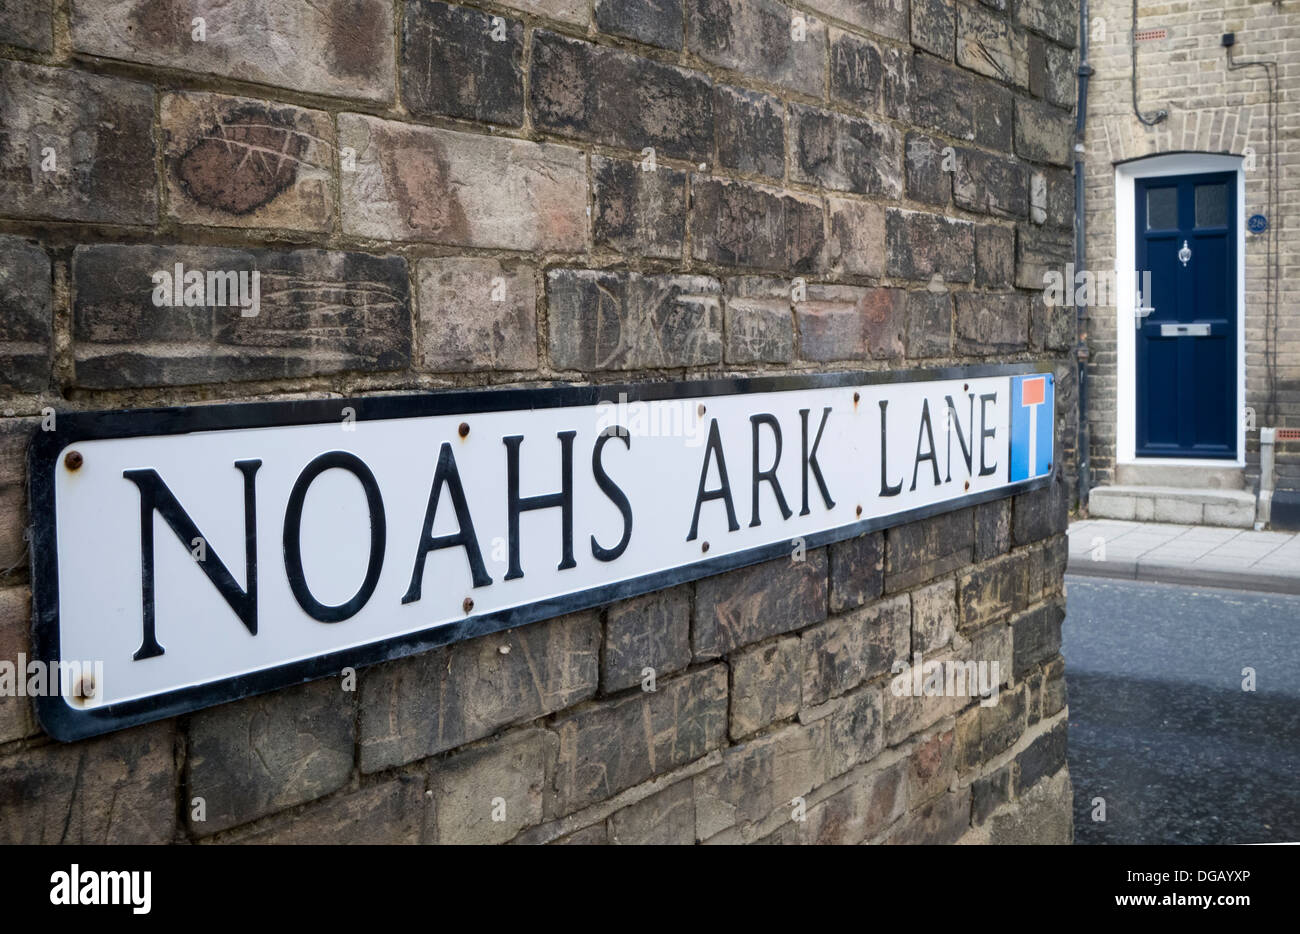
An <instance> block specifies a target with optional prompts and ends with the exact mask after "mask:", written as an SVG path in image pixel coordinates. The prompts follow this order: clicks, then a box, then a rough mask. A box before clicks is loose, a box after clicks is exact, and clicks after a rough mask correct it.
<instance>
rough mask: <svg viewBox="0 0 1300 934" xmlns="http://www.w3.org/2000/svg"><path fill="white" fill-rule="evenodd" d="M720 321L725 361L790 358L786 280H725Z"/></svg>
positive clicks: (790, 321) (791, 325) (791, 345)
mask: <svg viewBox="0 0 1300 934" xmlns="http://www.w3.org/2000/svg"><path fill="white" fill-rule="evenodd" d="M724 321H725V327H724V330H725V333H726V339H725V347H724V359H725V360H726V361H727V362H728V363H789V362H790V360H792V359H793V358H794V318H793V316H792V315H791V314H790V283H789V282H786V281H784V280H782V279H764V278H762V277H759V276H739V277H737V278H734V279H728V280H727V307H726V313H725V317H724Z"/></svg>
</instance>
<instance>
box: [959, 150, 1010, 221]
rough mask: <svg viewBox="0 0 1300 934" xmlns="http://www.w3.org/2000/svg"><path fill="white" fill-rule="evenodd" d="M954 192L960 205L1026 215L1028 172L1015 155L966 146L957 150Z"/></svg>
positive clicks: (970, 209)
mask: <svg viewBox="0 0 1300 934" xmlns="http://www.w3.org/2000/svg"><path fill="white" fill-rule="evenodd" d="M952 194H953V198H954V199H955V200H956V202H957V204H958V206H959V207H963V208H965V209H966V210H968V211H978V212H980V213H981V214H996V215H1000V216H1002V217H1025V216H1026V215H1028V213H1029V172H1028V170H1027V169H1026V168H1025V165H1024V163H1022V162H1017V161H1016V160H1015V159H1010V158H1005V157H1003V156H993V155H989V154H988V153H986V152H980V151H979V150H977V149H964V148H963V149H962V150H960V151H959V152H958V153H957V171H956V172H954V173H953V184H952Z"/></svg>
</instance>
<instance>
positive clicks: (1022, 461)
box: [1010, 374, 1056, 482]
mask: <svg viewBox="0 0 1300 934" xmlns="http://www.w3.org/2000/svg"><path fill="white" fill-rule="evenodd" d="M1055 402H1056V394H1055V386H1054V383H1053V380H1052V377H1051V376H1050V375H1048V374H1042V375H1038V376H1013V377H1011V477H1010V479H1011V481H1012V482H1015V481H1016V480H1030V479H1032V478H1034V477H1041V476H1044V475H1045V474H1046V473H1047V472H1048V471H1049V470H1050V469H1051V466H1052V442H1053V432H1052V425H1053V424H1054V420H1055V413H1054V412H1053V407H1054V405H1055Z"/></svg>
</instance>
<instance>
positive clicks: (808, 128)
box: [790, 104, 903, 198]
mask: <svg viewBox="0 0 1300 934" xmlns="http://www.w3.org/2000/svg"><path fill="white" fill-rule="evenodd" d="M790 120H791V123H792V129H791V146H792V148H793V151H792V152H791V166H790V175H791V178H792V179H794V180H795V181H799V182H805V183H807V184H810V185H821V186H822V187H824V188H829V189H832V190H834V191H855V192H859V193H861V194H868V195H879V196H882V197H885V198H898V197H900V196H901V195H902V193H903V176H902V137H901V135H900V134H899V132H898V131H897V130H895V129H894V128H893V127H891V126H888V125H886V124H882V123H873V122H872V121H870V120H865V119H862V118H859V117H846V116H844V115H843V114H837V113H834V112H832V111H828V110H818V109H815V108H812V107H805V106H804V105H802V104H792V105H791V107H790Z"/></svg>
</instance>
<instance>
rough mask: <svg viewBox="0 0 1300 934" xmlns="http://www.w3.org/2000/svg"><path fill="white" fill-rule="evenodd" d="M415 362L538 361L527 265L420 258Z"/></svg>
mask: <svg viewBox="0 0 1300 934" xmlns="http://www.w3.org/2000/svg"><path fill="white" fill-rule="evenodd" d="M416 275H417V277H418V281H419V287H420V319H419V320H420V324H419V331H420V365H421V367H423V368H424V369H426V370H432V371H434V372H448V371H453V372H454V371H460V370H531V369H534V368H535V367H536V366H537V280H536V273H535V271H534V269H533V268H532V267H531V266H524V265H520V264H516V263H509V264H507V263H506V262H504V261H502V260H498V259H488V258H480V257H473V256H457V257H441V258H437V259H422V260H420V261H419V262H418V263H417V265H416Z"/></svg>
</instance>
